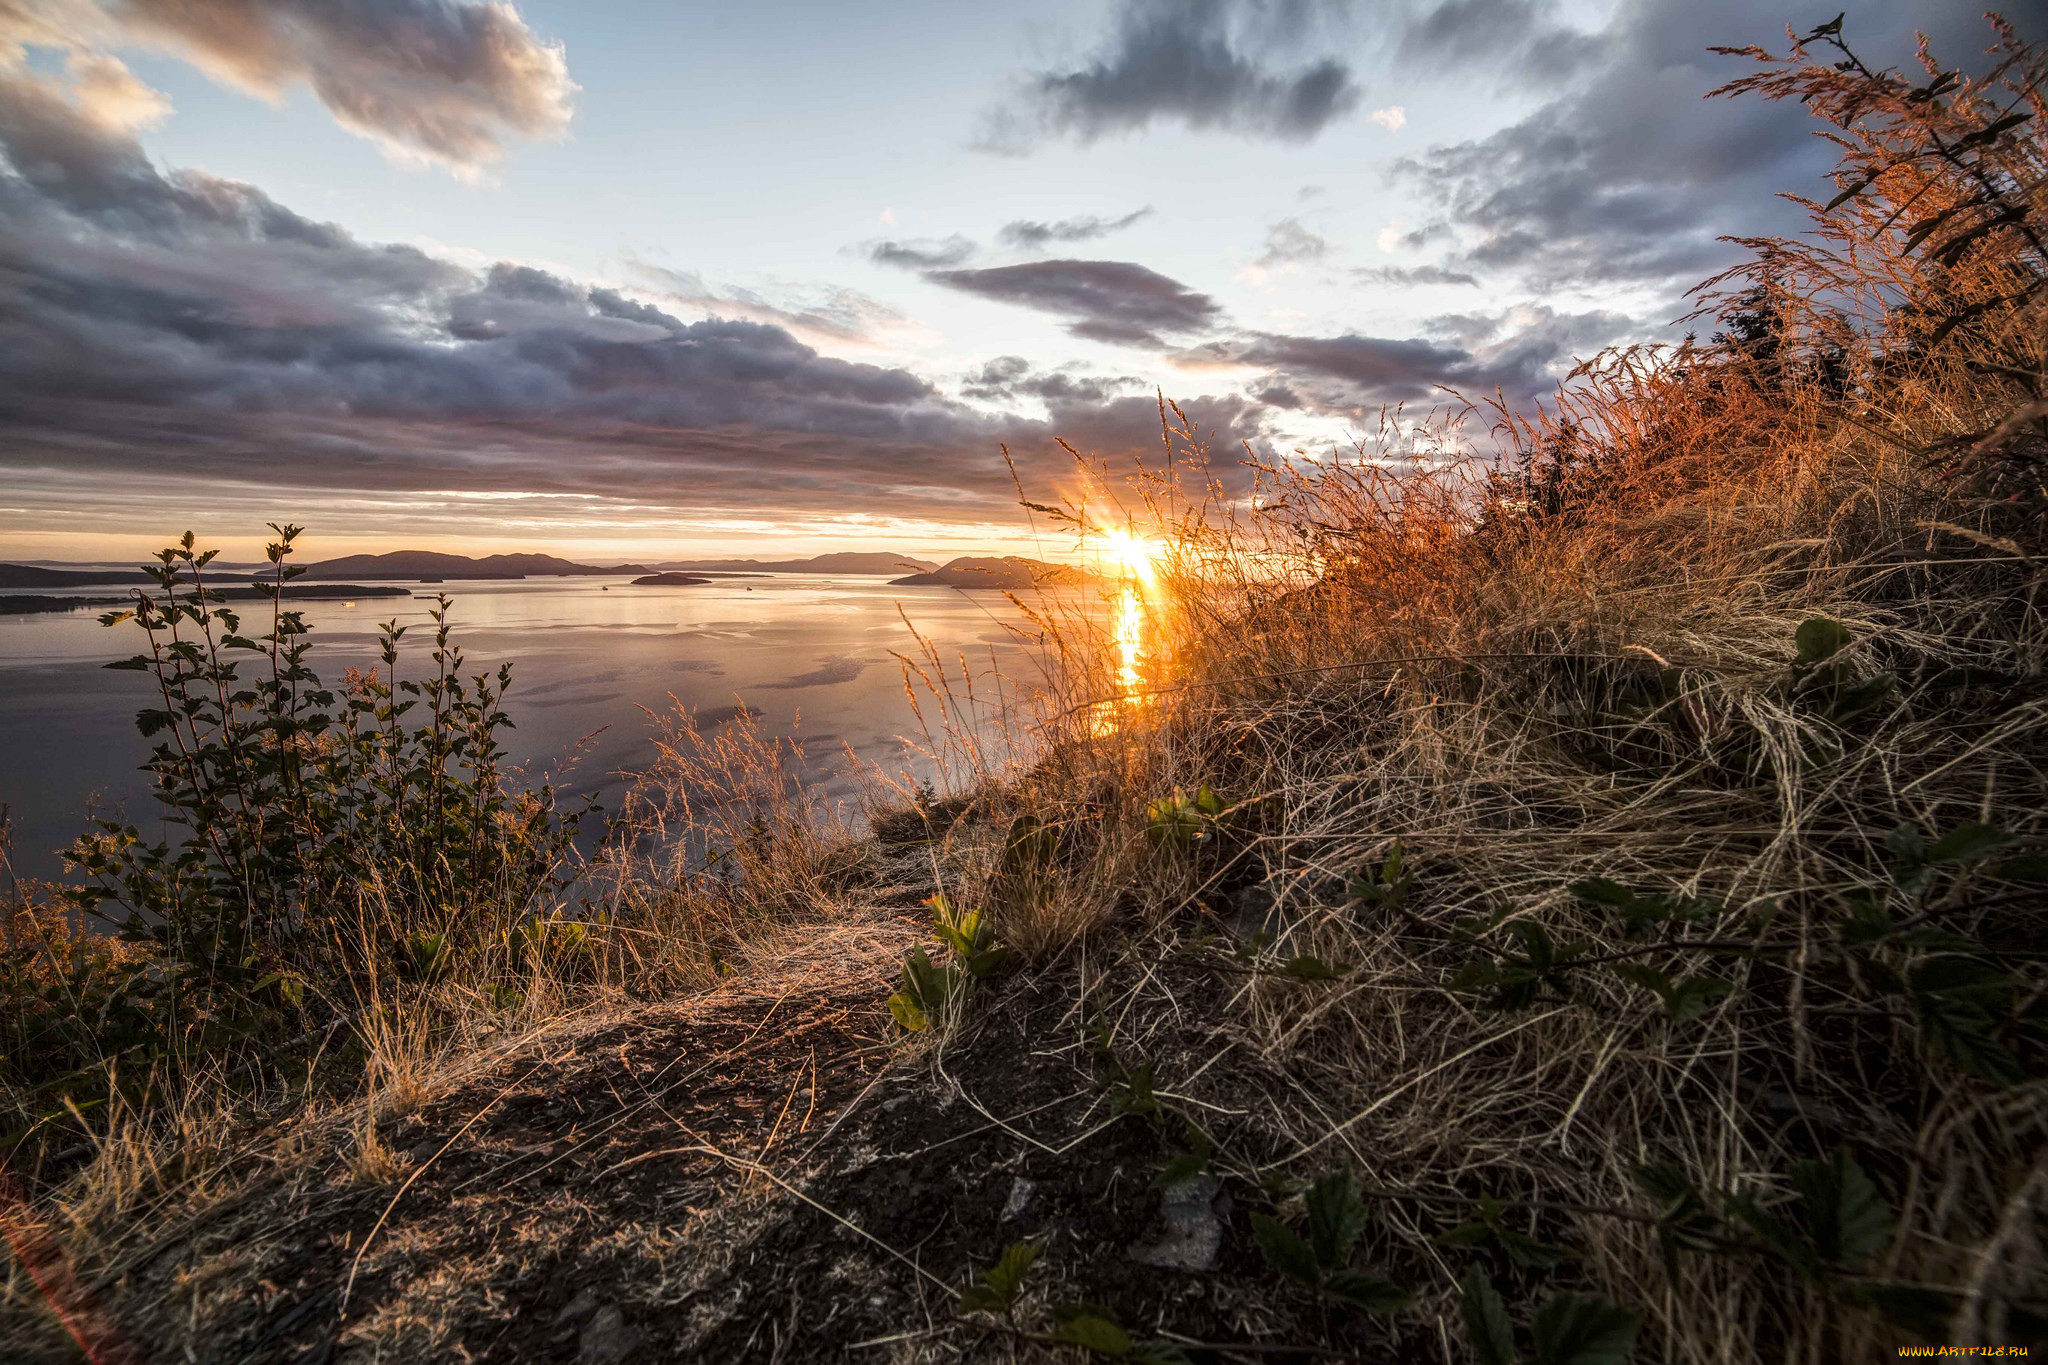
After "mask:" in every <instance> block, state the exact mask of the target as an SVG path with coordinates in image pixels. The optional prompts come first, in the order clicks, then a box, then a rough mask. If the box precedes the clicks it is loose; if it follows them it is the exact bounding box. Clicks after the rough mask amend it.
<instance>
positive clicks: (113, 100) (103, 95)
mask: <svg viewBox="0 0 2048 1365" xmlns="http://www.w3.org/2000/svg"><path fill="white" fill-rule="evenodd" d="M65 70H66V72H67V73H68V74H69V75H70V77H71V89H72V93H73V96H74V98H75V99H76V101H77V104H78V109H79V112H80V113H82V114H84V115H85V117H86V118H88V119H90V120H91V121H92V122H94V123H97V124H99V125H100V126H101V127H103V128H107V129H109V130H111V131H113V132H117V133H126V132H133V131H135V130H136V129H139V128H154V127H155V126H156V125H157V124H159V123H162V122H163V121H164V120H165V119H166V118H168V117H169V116H170V113H171V101H170V99H169V97H168V96H166V95H165V94H164V93H163V92H162V91H160V90H156V89H153V88H152V87H150V86H149V85H146V84H144V83H143V81H142V80H141V79H140V78H138V77H137V76H136V74H135V73H134V72H133V71H130V70H129V69H128V67H127V65H126V64H125V63H124V62H122V60H121V59H120V58H119V57H109V56H107V55H106V54H105V53H95V52H73V53H72V54H71V55H70V57H69V58H68V59H67V60H66V62H65Z"/></svg>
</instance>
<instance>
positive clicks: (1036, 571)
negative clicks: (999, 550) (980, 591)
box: [889, 555, 1095, 591]
mask: <svg viewBox="0 0 2048 1365" xmlns="http://www.w3.org/2000/svg"><path fill="white" fill-rule="evenodd" d="M1094 581H1095V575H1094V574H1092V573H1090V572H1088V571H1087V570H1086V569H1077V568H1075V567H1074V566H1073V565H1071V564H1048V563H1047V562H1046V561H1044V560H1042V559H1025V558H1024V557H1023V556H1021V555H1004V556H1003V557H1002V558H1001V559H996V558H993V557H988V556H979V557H978V556H974V555H967V556H963V557H962V558H959V559H955V560H952V561H951V562H949V563H948V564H947V565H946V566H945V567H944V568H942V569H934V570H932V571H930V572H927V573H916V574H912V575H910V577H908V578H895V579H891V580H890V582H889V586H890V587H892V588H1007V589H1010V590H1012V591H1015V590H1017V589H1019V588H1041V587H1078V586H1080V585H1081V584H1083V583H1092V582H1094Z"/></svg>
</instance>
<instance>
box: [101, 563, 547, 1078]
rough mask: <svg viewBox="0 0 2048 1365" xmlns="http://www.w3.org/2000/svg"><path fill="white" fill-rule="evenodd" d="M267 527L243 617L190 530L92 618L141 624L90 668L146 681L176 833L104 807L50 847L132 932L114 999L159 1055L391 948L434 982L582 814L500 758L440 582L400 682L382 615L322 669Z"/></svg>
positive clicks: (234, 1025) (490, 706)
mask: <svg viewBox="0 0 2048 1365" xmlns="http://www.w3.org/2000/svg"><path fill="white" fill-rule="evenodd" d="M271 529H272V530H273V531H275V532H276V533H277V539H276V540H274V541H272V542H271V543H270V544H269V546H268V547H267V548H266V556H267V559H268V561H269V564H270V566H271V567H270V568H269V570H267V571H266V572H265V573H264V574H263V575H261V576H260V577H259V579H258V580H257V582H256V583H255V584H254V591H255V594H256V595H257V600H258V602H259V603H260V604H261V605H260V606H259V608H258V610H259V612H260V625H261V633H260V634H257V633H245V631H246V630H247V628H245V624H244V620H243V617H242V615H241V614H240V613H239V612H238V611H237V610H235V608H234V607H233V606H231V605H230V602H231V601H232V600H233V599H232V598H230V597H229V595H228V593H227V591H226V586H227V585H225V584H224V583H222V582H220V581H218V580H217V579H216V577H215V576H214V575H212V574H211V573H210V572H209V569H210V566H211V564H212V562H213V560H214V557H215V554H216V553H217V552H215V551H212V550H198V549H195V548H194V541H193V537H192V536H191V535H190V534H189V533H188V534H187V535H186V536H185V537H184V538H183V539H182V540H181V541H180V542H179V543H178V544H176V545H173V546H170V547H168V548H166V549H164V550H161V551H159V552H158V554H157V556H156V562H155V563H154V564H153V565H149V566H145V568H146V570H147V572H148V573H149V575H150V578H151V583H150V585H149V586H148V587H145V588H142V589H139V590H138V591H137V592H136V594H135V605H134V606H133V607H132V608H129V609H127V610H122V611H115V612H110V613H108V614H106V615H105V616H103V617H102V618H101V623H102V624H103V625H105V626H108V627H110V628H116V627H125V628H127V629H130V630H132V631H134V632H136V633H137V634H139V636H140V638H141V643H142V650H141V652H139V653H137V654H134V655H132V656H131V657H129V658H126V659H123V660H120V661H118V662H116V663H112V664H109V665H108V667H110V668H115V669H122V670H128V671H132V672H136V673H140V674H143V675H145V677H146V678H147V680H148V683H149V686H150V692H151V702H150V704H149V705H147V706H145V707H144V708H143V709H142V710H141V711H140V713H139V714H138V715H137V717H136V724H137V727H138V728H139V729H140V730H141V732H142V734H143V735H144V736H145V737H147V738H149V739H152V740H153V741H155V742H154V744H153V746H152V748H151V750H150V755H149V759H148V761H147V762H146V764H145V765H144V769H145V771H146V772H148V773H149V775H150V778H151V783H152V789H153V793H154V796H155V798H156V802H157V804H158V806H159V807H160V809H161V811H162V815H163V819H164V823H165V825H166V826H167V827H168V828H169V829H171V830H172V831H174V833H173V834H171V835H170V836H169V837H166V838H160V839H154V840H152V839H150V838H148V837H146V836H145V835H144V834H142V833H141V831H140V830H139V829H138V828H137V827H136V826H135V825H133V824H129V823H126V822H123V821H117V820H100V821H98V822H97V826H98V827H97V829H96V830H95V831H94V832H92V833H89V834H87V835H85V836H83V837H82V838H80V839H79V840H78V841H77V842H76V843H75V844H73V846H72V847H71V848H70V849H69V850H68V852H67V854H66V859H67V862H68V863H69V865H70V867H71V868H72V869H74V870H75V871H76V872H78V873H79V874H81V875H82V879H83V880H82V884H80V885H78V886H76V887H75V888H73V890H72V895H73V898H74V901H75V903H76V904H77V905H78V906H79V907H80V908H82V909H84V910H85V911H87V912H88V913H89V914H91V915H92V916H94V917H96V918H98V919H100V920H102V921H105V922H110V923H111V924H112V925H113V926H114V927H115V928H116V929H117V930H118V933H119V936H120V938H121V939H122V940H124V941H126V942H128V943H131V944H134V945H138V946H140V947H142V948H144V949H146V950H147V951H146V961H147V962H148V964H149V965H148V968H147V971H146V972H145V973H144V974H143V975H142V976H141V977H139V978H136V979H134V980H132V981H131V982H130V983H129V985H128V986H127V987H125V988H124V990H125V992H126V996H125V998H126V999H127V1000H128V1001H130V1002H131V1006H132V1007H131V1008H128V1009H127V1011H126V1013H127V1014H128V1015H130V1016H134V1017H136V1018H138V1019H147V1020H150V1021H153V1022H150V1023H148V1024H147V1025H146V1026H143V1027H144V1031H145V1032H149V1033H150V1034H151V1039H150V1046H151V1048H152V1049H153V1050H154V1052H156V1053H165V1054H167V1053H168V1051H169V1050H171V1049H173V1047H174V1045H175V1048H176V1049H177V1050H180V1051H182V1052H193V1053H203V1052H206V1051H208V1050H210V1049H211V1048H212V1047H213V1046H216V1045H218V1044H221V1043H225V1042H229V1041H232V1040H234V1039H237V1038H244V1037H249V1036H252V1035H253V1034H254V1033H255V1032H257V1031H258V1030H259V1029H261V1028H263V1027H265V1026H266V1021H268V1020H269V1019H271V1018H272V1017H273V1016H274V1015H276V1014H277V1012H278V1011H279V1010H281V1009H296V1008H298V1007H300V1006H302V1005H305V1004H307V1002H308V1001H309V1000H310V1001H312V1002H319V1001H322V1000H327V999H334V998H347V997H348V996H350V995H351V994H359V993H360V991H361V987H362V985H363V982H364V979H365V978H366V976H368V975H372V974H376V973H379V972H382V971H385V970H387V969H388V967H390V966H395V967H396V968H397V969H398V970H399V971H401V972H402V973H403V974H405V975H407V976H410V977H412V978H414V979H416V980H418V981H421V982H433V981H438V980H441V979H444V978H445V977H446V976H447V975H448V974H449V973H450V972H451V971H452V970H453V969H454V966H455V964H456V963H457V962H458V961H459V960H461V959H462V958H463V957H464V956H465V955H466V954H471V953H474V952H476V951H478V950H479V949H482V948H485V947H487V946H489V945H491V944H493V943H496V942H498V941H499V940H500V939H501V937H502V934H503V931H504V930H505V929H506V928H507V927H509V926H510V925H512V924H514V923H515V922H517V921H518V920H519V918H520V917H521V916H523V915H527V914H530V913H531V907H532V906H533V905H534V903H535V902H536V901H538V900H540V899H541V898H543V897H545V896H547V895H548V894H550V893H552V892H555V891H557V890H559V889H560V888H561V887H562V886H564V885H565V884H566V882H567V880H568V878H569V877H570V875H571V873H572V864H573V860H574V859H573V855H574V843H573V840H574V837H575V833H576V830H577V827H578V822H579V819H580V817H581V815H582V812H580V811H575V812H563V811H560V810H558V809H557V806H556V799H555V794H554V792H553V790H552V789H551V788H550V787H549V786H547V785H545V784H543V785H541V786H539V787H536V788H522V787H520V786H518V785H516V784H515V783H514V782H513V781H512V780H510V775H509V774H508V773H507V771H506V768H505V753H504V749H503V746H502V744H501V742H500V735H501V733H502V732H503V731H504V730H506V729H508V728H510V727H511V725H512V719H511V717H510V716H509V715H508V714H507V713H506V711H505V709H504V705H503V702H504V697H505V694H506V692H507V690H508V689H509V687H510V686H511V678H512V673H511V666H510V665H509V664H507V665H504V666H501V667H500V668H498V669H497V670H496V671H495V673H494V674H490V673H477V674H475V675H467V676H466V675H465V672H464V660H463V656H462V651H461V650H460V649H459V648H458V647H456V646H455V645H454V644H453V643H452V640H451V627H450V625H449V608H450V602H449V600H448V598H446V597H445V596H443V597H440V598H438V599H436V601H435V604H434V606H433V608H432V609H431V612H430V615H431V617H432V620H433V623H434V636H433V644H432V647H431V649H430V650H429V652H428V654H427V658H426V663H427V665H428V667H427V669H426V671H425V672H424V674H423V676H421V677H419V678H418V679H405V678H401V677H400V676H399V671H400V666H401V660H402V655H403V649H402V645H403V641H404V637H405V636H406V634H407V632H408V628H407V627H404V626H400V625H398V624H397V623H396V622H395V621H394V622H390V623H387V624H386V625H385V626H384V627H383V628H382V632H381V636H380V639H379V663H380V665H381V666H380V667H378V668H374V669H372V670H371V671H369V672H367V673H365V672H359V671H357V670H350V671H349V674H348V676H347V678H346V679H345V680H344V681H343V682H342V683H341V685H340V686H339V687H335V686H330V685H329V684H327V683H326V682H324V681H323V680H322V678H321V676H320V675H319V674H318V673H317V672H316V671H315V670H314V668H313V666H312V662H311V655H310V651H311V640H310V638H309V637H310V633H311V632H310V628H309V627H308V626H307V625H306V622H305V620H304V615H303V613H302V612H300V611H296V610H293V609H291V608H290V607H289V606H288V605H287V603H288V598H287V594H286V585H287V584H288V583H289V582H290V581H291V580H292V579H293V578H295V577H296V576H298V574H299V573H301V572H302V570H300V569H299V568H297V567H296V566H294V565H292V564H291V563H290V562H289V560H290V558H291V555H292V553H293V550H294V545H295V542H296V540H297V538H298V536H299V534H300V528H299V527H296V526H276V525H274V526H272V528H271ZM250 591H251V589H250V588H249V587H248V586H247V585H237V586H236V588H235V592H236V593H237V594H238V595H240V594H248V593H249V592H250ZM266 599H267V600H266Z"/></svg>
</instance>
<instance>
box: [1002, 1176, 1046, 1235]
mask: <svg viewBox="0 0 2048 1365" xmlns="http://www.w3.org/2000/svg"><path fill="white" fill-rule="evenodd" d="M1037 1189H1038V1186H1037V1185H1036V1184H1034V1183H1033V1182H1032V1181H1029V1180H1026V1179H1025V1178H1024V1177H1023V1176H1021V1175H1020V1176H1017V1177H1016V1178H1015V1179H1013V1180H1011V1181H1010V1197H1009V1198H1008V1199H1005V1200H1004V1201H1003V1221H1004V1222H1005V1223H1007V1222H1009V1221H1010V1220H1011V1219H1012V1218H1015V1217H1017V1216H1019V1215H1020V1214H1022V1213H1023V1212H1024V1210H1025V1208H1026V1207H1027V1206H1028V1205H1029V1204H1030V1203H1031V1196H1032V1194H1033V1193H1034V1192H1035V1191H1036V1190H1037Z"/></svg>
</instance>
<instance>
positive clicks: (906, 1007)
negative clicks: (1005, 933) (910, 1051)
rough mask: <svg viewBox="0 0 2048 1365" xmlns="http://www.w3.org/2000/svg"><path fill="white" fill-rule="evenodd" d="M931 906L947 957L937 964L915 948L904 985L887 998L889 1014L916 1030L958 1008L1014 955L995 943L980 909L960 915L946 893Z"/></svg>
mask: <svg viewBox="0 0 2048 1365" xmlns="http://www.w3.org/2000/svg"><path fill="white" fill-rule="evenodd" d="M925 903H926V904H927V905H929V906H931V907H932V933H933V936H934V937H936V938H937V939H938V940H939V943H940V944H941V945H942V946H943V947H944V948H945V949H946V951H947V953H948V955H949V959H950V960H949V961H945V962H933V961H932V960H931V956H930V954H928V953H927V952H925V950H924V949H923V948H917V949H913V950H912V952H911V954H910V960H909V961H907V962H905V963H904V964H903V984H902V985H901V987H900V988H899V989H898V990H897V991H896V993H895V994H893V995H891V996H890V997H889V1013H890V1015H891V1016H892V1017H893V1018H894V1019H895V1020H896V1022H897V1023H898V1024H901V1025H902V1026H903V1027H904V1028H906V1029H908V1030H910V1031H911V1032H912V1033H922V1032H924V1031H925V1030H926V1029H928V1028H930V1027H931V1024H932V1021H933V1020H934V1019H938V1018H941V1017H943V1016H944V1015H945V1014H947V1013H948V1012H949V1011H951V1010H952V1009H954V1008H955V1007H956V1006H958V1005H959V1004H960V1003H961V1002H962V1000H963V999H964V998H965V996H966V994H967V991H968V989H969V988H970V987H971V986H972V985H973V984H974V983H975V982H977V981H980V980H982V979H984V978H985V977H989V976H993V975H995V974H996V973H998V972H1001V971H1003V970H1005V969H1007V968H1008V967H1010V966H1011V965H1012V964H1013V963H1014V962H1015V961H1016V954H1015V953H1013V952H1012V951H1011V950H1010V949H1008V948H1005V947H1001V946H999V945H998V944H997V943H996V941H995V929H994V926H992V925H991V924H989V922H988V918H987V916H985V915H984V914H983V913H982V912H981V911H979V910H968V911H965V912H959V913H956V912H955V911H954V909H953V905H952V902H951V901H949V900H947V899H946V897H945V896H944V895H938V896H933V897H932V898H931V899H930V900H929V901H927V902H925Z"/></svg>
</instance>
